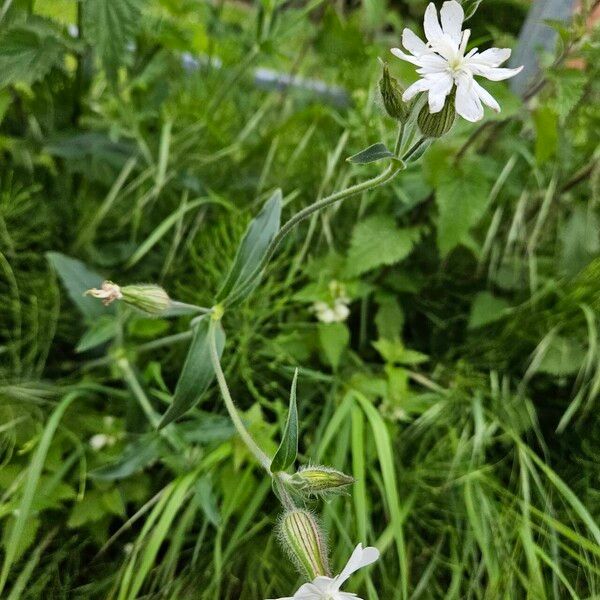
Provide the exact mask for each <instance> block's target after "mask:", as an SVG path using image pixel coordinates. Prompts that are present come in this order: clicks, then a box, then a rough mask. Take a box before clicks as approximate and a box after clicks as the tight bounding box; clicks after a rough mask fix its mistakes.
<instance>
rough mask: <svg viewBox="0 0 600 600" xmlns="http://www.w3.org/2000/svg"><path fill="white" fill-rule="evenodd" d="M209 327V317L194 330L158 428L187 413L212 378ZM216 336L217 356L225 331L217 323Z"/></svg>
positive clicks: (221, 352)
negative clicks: (169, 403)
mask: <svg viewBox="0 0 600 600" xmlns="http://www.w3.org/2000/svg"><path fill="white" fill-rule="evenodd" d="M209 327H210V317H208V318H206V319H202V320H201V321H200V322H199V323H198V324H197V325H195V327H194V337H193V338H192V343H191V345H190V349H189V350H188V353H187V357H186V359H185V363H184V365H183V369H182V371H181V375H180V376H179V381H178V382H177V387H176V388H175V395H174V396H173V403H172V404H171V406H170V407H169V409H168V410H167V412H166V413H165V414H164V416H163V418H162V420H161V422H160V424H159V429H162V428H163V427H165V426H166V425H168V424H169V423H171V421H174V420H175V419H178V418H179V417H181V416H182V415H184V414H185V413H186V412H187V411H188V410H190V408H192V406H194V404H196V403H197V402H198V401H199V400H200V398H201V397H202V395H203V394H204V392H206V390H207V389H208V387H209V386H210V384H211V383H212V380H213V379H214V376H215V370H214V368H213V365H212V362H211V359H210V337H209ZM215 334H216V340H217V352H218V354H219V357H220V356H221V355H222V354H223V348H224V347H225V332H224V331H223V327H222V326H221V324H220V323H219V324H218V325H217V328H216V331H215Z"/></svg>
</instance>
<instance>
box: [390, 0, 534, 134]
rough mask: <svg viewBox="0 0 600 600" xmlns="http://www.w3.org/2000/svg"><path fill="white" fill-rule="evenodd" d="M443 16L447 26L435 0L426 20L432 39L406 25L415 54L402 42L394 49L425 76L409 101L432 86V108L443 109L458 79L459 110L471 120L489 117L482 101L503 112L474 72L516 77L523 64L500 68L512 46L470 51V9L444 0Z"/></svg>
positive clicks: (496, 78)
mask: <svg viewBox="0 0 600 600" xmlns="http://www.w3.org/2000/svg"><path fill="white" fill-rule="evenodd" d="M440 16H441V21H442V23H441V26H440V22H439V21H438V15H437V11H436V8H435V5H434V4H433V2H431V3H430V4H429V6H428V7H427V10H426V11H425V18H424V22H423V25H424V29H425V37H426V38H427V43H425V42H423V41H422V40H421V39H420V38H419V37H417V36H416V35H415V34H414V33H413V32H412V31H411V30H410V29H405V30H404V31H403V32H402V45H403V46H404V47H405V48H406V50H408V51H409V52H410V54H405V53H404V52H403V51H402V50H400V48H392V50H391V52H392V54H393V55H394V56H397V57H398V58H401V59H402V60H406V61H408V62H410V63H413V64H414V65H417V66H418V67H419V68H418V69H417V73H419V75H421V77H422V78H421V79H419V80H418V81H416V82H415V83H413V84H412V85H411V86H409V87H408V88H407V89H406V91H405V92H404V94H403V95H402V99H403V100H404V101H405V102H408V101H409V100H411V99H412V98H414V97H415V96H416V95H417V94H418V93H419V92H428V96H429V112H431V113H438V112H440V111H441V110H442V108H443V106H444V103H445V101H446V97H447V96H448V95H449V94H450V92H451V91H452V88H453V87H454V86H455V85H456V98H455V107H456V112H457V113H458V114H459V115H460V116H461V117H463V118H464V119H466V120H467V121H472V122H474V121H479V120H480V119H482V118H483V106H482V104H481V103H482V102H483V104H486V105H487V106H489V107H490V108H492V109H493V110H495V111H497V112H500V105H499V104H498V102H496V100H495V99H494V98H493V96H492V95H491V94H490V93H489V92H487V91H486V90H485V89H484V88H482V87H481V85H479V83H477V81H475V79H474V76H475V75H477V76H481V77H485V78H486V79H489V80H491V81H500V80H502V79H508V78H509V77H513V76H514V75H516V74H517V73H519V72H520V71H521V70H522V69H523V67H518V68H517V69H504V68H499V66H500V65H501V64H502V63H503V62H505V61H506V60H508V58H509V57H510V52H511V51H510V48H490V49H489V50H484V51H483V52H478V51H477V48H473V49H472V50H470V51H469V52H468V53H467V54H465V51H466V49H467V43H468V41H469V36H470V35H471V30H470V29H465V30H464V31H462V24H463V21H464V18H465V13H464V11H463V9H462V6H461V5H460V4H459V3H458V2H455V0H450V2H444V4H443V5H442V9H441V11H440Z"/></svg>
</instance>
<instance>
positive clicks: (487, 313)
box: [469, 292, 510, 329]
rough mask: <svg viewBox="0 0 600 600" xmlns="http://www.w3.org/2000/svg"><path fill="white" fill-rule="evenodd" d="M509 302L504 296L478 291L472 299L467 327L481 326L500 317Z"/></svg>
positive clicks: (508, 305)
mask: <svg viewBox="0 0 600 600" xmlns="http://www.w3.org/2000/svg"><path fill="white" fill-rule="evenodd" d="M509 307H510V304H509V303H508V302H507V301H506V300H504V298H497V297H496V296H494V295H493V294H490V293H489V292H480V293H479V294H477V296H475V298H474V299H473V304H472V305H471V314H470V316H469V329H476V328H477V327H483V326H484V325H488V324H489V323H494V322H495V321H498V320H499V319H501V318H502V317H503V316H504V314H505V313H506V309H507V308H509Z"/></svg>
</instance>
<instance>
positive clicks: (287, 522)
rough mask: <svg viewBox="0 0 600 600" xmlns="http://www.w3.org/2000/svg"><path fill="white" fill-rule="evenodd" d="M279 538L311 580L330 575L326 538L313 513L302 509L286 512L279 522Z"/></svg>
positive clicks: (299, 567)
mask: <svg viewBox="0 0 600 600" xmlns="http://www.w3.org/2000/svg"><path fill="white" fill-rule="evenodd" d="M279 539H280V541H281V544H282V545H283V547H284V548H285V549H286V550H287V551H288V552H289V554H290V557H291V558H292V560H293V561H294V563H295V564H296V566H297V567H298V569H299V570H300V571H302V572H303V573H305V574H306V575H307V576H308V579H309V580H310V581H312V580H313V579H314V578H315V577H318V576H319V575H329V565H328V560H327V547H326V544H325V540H324V539H323V534H322V533H321V530H320V528H319V525H318V524H317V521H316V519H315V517H314V516H313V515H312V514H311V513H309V512H308V511H306V510H300V509H295V510H290V511H288V512H286V513H285V514H284V515H283V518H282V519H281V523H280V524H279Z"/></svg>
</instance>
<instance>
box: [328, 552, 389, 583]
mask: <svg viewBox="0 0 600 600" xmlns="http://www.w3.org/2000/svg"><path fill="white" fill-rule="evenodd" d="M378 558H379V550H377V548H373V547H372V546H369V547H367V548H363V545H362V544H358V546H356V548H355V549H354V552H353V553H352V556H351V557H350V559H349V560H348V562H347V563H346V566H345V567H344V570H343V571H342V572H341V573H340V574H339V575H338V576H337V577H336V578H335V581H336V583H337V585H338V588H339V587H341V586H342V585H343V583H344V582H345V581H346V580H347V579H348V578H349V577H350V575H352V573H354V572H355V571H358V569H361V568H362V567H366V566H367V565H370V564H371V563H374V562H375V561H376V560H377V559H378Z"/></svg>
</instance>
